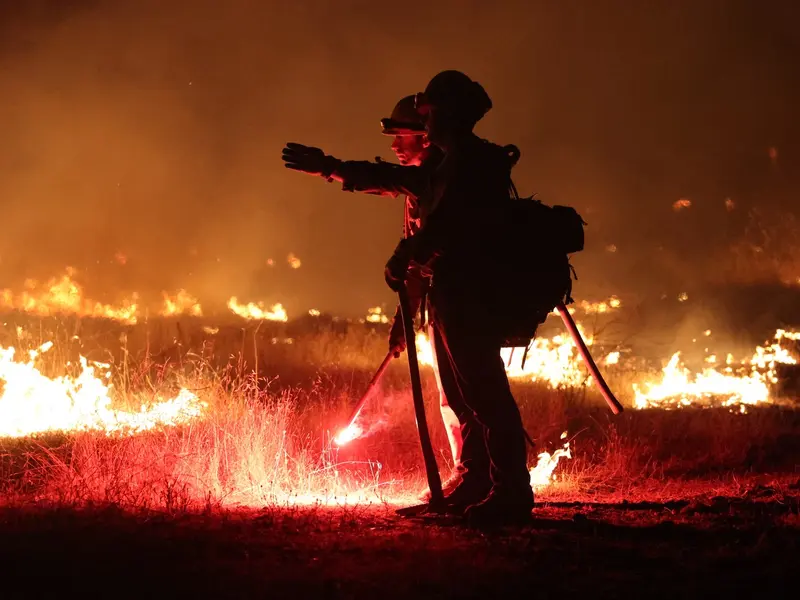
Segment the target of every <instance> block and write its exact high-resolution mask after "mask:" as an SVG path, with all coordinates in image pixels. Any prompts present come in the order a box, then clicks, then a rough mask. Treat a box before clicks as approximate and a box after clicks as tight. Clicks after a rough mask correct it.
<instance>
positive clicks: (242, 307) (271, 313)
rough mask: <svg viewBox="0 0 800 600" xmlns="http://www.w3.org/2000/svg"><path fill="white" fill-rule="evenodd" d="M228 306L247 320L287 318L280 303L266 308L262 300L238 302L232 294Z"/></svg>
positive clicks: (278, 319)
mask: <svg viewBox="0 0 800 600" xmlns="http://www.w3.org/2000/svg"><path fill="white" fill-rule="evenodd" d="M228 308H229V309H231V311H232V312H234V313H235V314H237V315H239V316H240V317H243V318H245V319H248V320H264V321H283V322H286V321H288V320H289V317H288V315H287V314H286V309H284V308H283V305H281V304H280V303H278V304H273V305H272V307H271V308H269V309H267V308H266V307H265V306H264V303H263V302H259V303H258V304H255V303H253V302H248V303H247V304H240V303H239V300H238V299H237V298H236V296H232V297H231V299H230V300H228Z"/></svg>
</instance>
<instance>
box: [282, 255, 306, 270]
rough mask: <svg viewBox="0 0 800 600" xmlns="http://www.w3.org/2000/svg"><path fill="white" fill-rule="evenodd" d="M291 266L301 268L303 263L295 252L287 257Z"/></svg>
mask: <svg viewBox="0 0 800 600" xmlns="http://www.w3.org/2000/svg"><path fill="white" fill-rule="evenodd" d="M286 260H287V262H288V263H289V266H290V267H292V268H293V269H299V268H300V267H301V266H302V264H303V263H301V262H300V259H299V258H297V257H296V256H295V255H294V254H293V253H290V254H289V256H288V257H287V258H286Z"/></svg>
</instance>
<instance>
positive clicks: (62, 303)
mask: <svg viewBox="0 0 800 600" xmlns="http://www.w3.org/2000/svg"><path fill="white" fill-rule="evenodd" d="M74 274H75V270H74V269H72V268H70V267H68V268H67V273H66V274H65V275H62V276H61V277H60V278H55V277H53V278H51V279H50V280H48V281H47V283H46V284H44V286H43V287H44V289H41V288H42V286H40V284H39V282H38V281H36V280H33V279H29V280H27V281H26V282H25V288H26V289H25V291H23V292H22V293H21V294H18V295H15V294H14V293H13V292H12V291H11V290H9V289H4V290H2V292H0V306H2V307H3V308H6V309H11V310H21V311H24V312H27V313H31V314H35V315H40V316H52V315H56V314H74V315H79V316H83V317H98V318H103V319H113V320H115V321H122V322H124V323H129V324H134V323H136V310H137V296H136V295H135V294H134V296H133V298H132V299H131V300H126V302H125V304H123V305H122V306H111V305H109V304H103V303H100V302H94V301H92V300H88V299H86V298H84V297H83V288H82V287H81V286H80V285H79V284H78V283H77V282H75V281H74V280H73V279H72V277H73V275H74Z"/></svg>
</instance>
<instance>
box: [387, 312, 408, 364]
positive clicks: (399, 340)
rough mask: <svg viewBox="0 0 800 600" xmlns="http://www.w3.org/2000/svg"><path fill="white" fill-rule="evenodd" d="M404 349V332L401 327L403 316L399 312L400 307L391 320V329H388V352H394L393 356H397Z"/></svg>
mask: <svg viewBox="0 0 800 600" xmlns="http://www.w3.org/2000/svg"><path fill="white" fill-rule="evenodd" d="M405 349H406V333H405V329H403V317H402V315H401V314H400V309H399V308H398V309H397V312H396V313H395V315H394V321H393V322H392V329H391V331H389V352H393V353H394V357H395V358H398V357H399V356H400V354H401V353H402V352H404V351H405Z"/></svg>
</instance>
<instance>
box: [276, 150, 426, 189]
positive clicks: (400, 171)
mask: <svg viewBox="0 0 800 600" xmlns="http://www.w3.org/2000/svg"><path fill="white" fill-rule="evenodd" d="M282 158H283V161H284V162H285V163H286V164H285V166H286V167H287V168H289V169H294V170H296V171H301V172H303V173H308V174H310V175H317V176H320V177H323V178H325V179H326V180H328V181H339V182H341V183H342V189H343V190H344V191H348V192H362V193H365V194H376V195H381V196H391V197H395V198H396V197H397V196H399V195H400V194H407V195H411V196H419V195H420V194H421V193H422V191H423V190H424V186H425V185H426V182H427V178H426V177H425V174H424V173H423V172H422V170H421V169H420V168H419V167H404V166H401V165H395V164H391V163H385V162H369V161H343V160H340V159H338V158H336V157H334V156H330V155H327V154H325V153H324V152H323V151H322V150H320V149H319V148H313V147H310V146H304V145H302V144H297V143H294V142H289V143H288V144H286V147H285V148H284V149H283V153H282Z"/></svg>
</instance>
